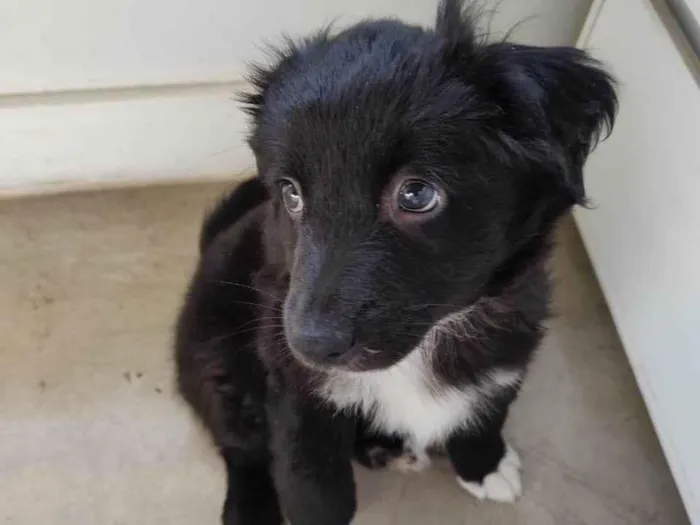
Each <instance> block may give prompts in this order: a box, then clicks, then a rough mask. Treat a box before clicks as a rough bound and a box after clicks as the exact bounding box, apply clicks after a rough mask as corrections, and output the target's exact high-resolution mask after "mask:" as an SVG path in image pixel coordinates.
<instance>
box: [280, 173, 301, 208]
mask: <svg viewBox="0 0 700 525" xmlns="http://www.w3.org/2000/svg"><path fill="white" fill-rule="evenodd" d="M280 191H281V192H282V202H283V203H284V206H285V208H287V211H288V212H289V213H292V214H295V215H296V214H299V213H301V211H302V210H303V209H304V199H302V197H301V190H300V189H299V186H297V184H296V183H295V182H294V181H291V180H289V179H285V180H283V181H282V182H280Z"/></svg>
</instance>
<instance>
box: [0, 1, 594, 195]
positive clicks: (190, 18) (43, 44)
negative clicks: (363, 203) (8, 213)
mask: <svg viewBox="0 0 700 525" xmlns="http://www.w3.org/2000/svg"><path fill="white" fill-rule="evenodd" d="M492 3H493V4H496V3H498V2H495V1H494V2H492ZM589 3H590V0H502V1H501V2H500V8H499V12H498V13H497V14H496V15H494V19H493V24H492V28H493V30H494V31H495V32H499V31H502V30H504V29H505V28H508V27H510V26H512V25H514V24H516V23H517V22H518V21H520V20H523V19H526V18H528V17H532V18H530V19H529V20H527V21H525V22H524V24H523V25H522V26H521V27H520V28H519V29H518V30H517V31H516V33H515V36H516V38H518V39H519V40H522V41H525V42H530V43H541V44H564V43H571V42H573V40H574V38H575V36H576V34H577V32H578V28H579V27H580V25H581V22H582V19H583V18H584V16H585V12H586V10H587V8H588V5H589ZM435 5H436V0H353V1H352V2H347V1H341V0H331V1H328V0H257V1H252V2H250V1H240V0H239V1H236V0H148V1H143V0H100V1H94V0H22V1H14V2H2V3H0V71H2V75H0V144H1V145H2V146H1V147H0V192H4V193H8V192H12V191H20V192H24V191H35V190H39V191H41V190H43V189H46V188H63V187H67V186H70V185H72V184H73V183H78V184H81V185H82V184H85V183H86V182H87V183H91V182H99V181H109V182H115V181H116V182H118V183H119V182H122V181H123V182H128V181H150V180H154V179H178V178H193V177H197V176H200V175H202V176H226V175H228V174H230V173H233V172H237V171H245V170H247V169H249V168H250V167H251V159H250V157H249V154H248V153H247V151H246V150H245V147H244V146H243V141H242V138H243V136H244V132H245V121H244V119H243V118H242V115H240V113H239V112H238V111H237V110H236V107H235V104H234V103H233V102H232V101H231V95H232V93H233V92H235V90H236V89H237V88H240V87H241V80H242V74H243V73H244V71H245V65H246V63H247V62H248V61H250V60H257V59H261V58H263V57H264V54H263V52H262V49H261V48H262V46H263V44H264V42H266V41H268V42H274V41H275V40H276V39H277V38H278V36H279V34H280V33H281V32H287V33H290V34H292V35H303V34H306V33H307V32H309V31H312V30H314V29H315V28H318V27H320V26H322V25H324V24H326V23H328V22H329V21H331V20H334V19H335V20H337V23H338V24H339V25H343V24H346V23H350V22H352V21H354V20H357V19H360V18H363V17H367V16H386V15H395V16H400V17H402V18H404V19H405V20H407V21H410V22H414V23H430V22H431V21H432V19H433V15H434V11H435Z"/></svg>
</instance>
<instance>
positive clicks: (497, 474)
mask: <svg viewBox="0 0 700 525" xmlns="http://www.w3.org/2000/svg"><path fill="white" fill-rule="evenodd" d="M494 408H495V407H494ZM507 410H508V408H507V404H504V405H503V406H501V407H499V409H497V410H494V411H493V412H491V414H489V416H488V417H484V419H482V420H480V421H479V422H477V423H476V424H475V425H470V426H467V427H465V428H464V429H461V430H459V431H458V432H456V433H455V434H454V435H453V436H452V437H450V439H449V440H448V442H447V453H448V455H449V457H450V461H451V463H452V466H453V467H454V469H455V471H456V473H457V482H458V483H459V485H460V486H461V487H462V488H463V489H464V490H466V491H467V492H469V493H470V494H472V495H473V496H475V497H476V498H478V499H482V500H483V499H489V500H493V501H499V502H503V503H514V502H515V500H517V499H518V498H519V497H520V495H521V494H522V484H521V481H520V468H521V465H520V458H519V456H518V454H517V452H516V451H515V450H514V449H513V448H511V447H510V446H508V445H507V444H506V443H505V441H504V440H503V436H502V435H501V431H502V428H503V424H504V422H505V419H506V414H507Z"/></svg>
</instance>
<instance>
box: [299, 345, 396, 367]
mask: <svg viewBox="0 0 700 525" xmlns="http://www.w3.org/2000/svg"><path fill="white" fill-rule="evenodd" d="M289 348H290V350H291V352H292V355H293V356H294V358H295V359H297V361H299V362H300V363H301V364H302V365H304V366H305V367H307V368H311V369H313V370H318V371H327V370H342V371H346V372H370V371H373V370H381V369H383V368H387V367H389V366H391V365H392V364H394V362H393V360H391V362H387V359H386V358H385V356H383V353H382V352H381V351H380V350H375V349H372V348H368V347H366V346H363V345H354V346H352V347H351V348H349V349H348V350H346V351H345V352H343V353H342V354H338V355H332V356H324V357H323V358H319V357H318V356H314V357H311V356H309V355H308V354H307V353H305V352H303V351H298V350H297V349H295V348H294V347H293V346H292V345H289Z"/></svg>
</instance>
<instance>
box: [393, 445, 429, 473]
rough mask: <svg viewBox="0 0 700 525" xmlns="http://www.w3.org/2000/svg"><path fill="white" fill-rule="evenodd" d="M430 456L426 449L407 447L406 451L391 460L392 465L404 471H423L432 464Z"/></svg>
mask: <svg viewBox="0 0 700 525" xmlns="http://www.w3.org/2000/svg"><path fill="white" fill-rule="evenodd" d="M431 463H432V462H431V461H430V456H428V454H427V453H426V452H425V450H416V449H407V450H405V451H404V453H403V454H402V455H401V456H399V457H397V458H395V459H394V460H392V461H391V463H390V467H391V468H392V469H395V470H398V471H400V472H403V473H410V472H423V471H424V470H427V469H428V468H429V467H430V465H431Z"/></svg>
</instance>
